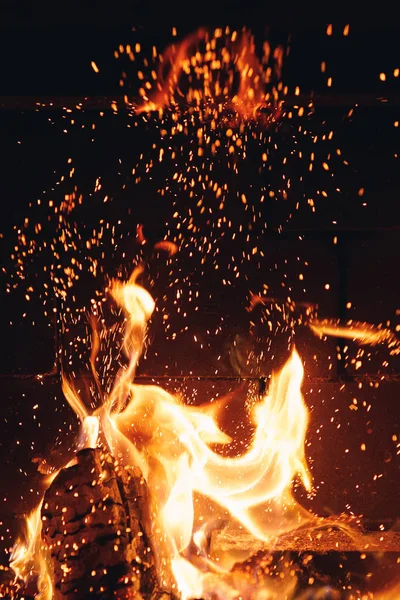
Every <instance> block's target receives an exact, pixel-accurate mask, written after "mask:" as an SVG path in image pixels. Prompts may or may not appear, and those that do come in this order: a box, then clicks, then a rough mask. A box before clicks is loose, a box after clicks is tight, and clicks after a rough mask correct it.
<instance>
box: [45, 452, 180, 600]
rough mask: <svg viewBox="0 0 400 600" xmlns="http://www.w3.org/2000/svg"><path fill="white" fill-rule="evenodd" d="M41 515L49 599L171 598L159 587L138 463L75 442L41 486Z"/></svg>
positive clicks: (147, 501)
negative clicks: (121, 463)
mask: <svg viewBox="0 0 400 600" xmlns="http://www.w3.org/2000/svg"><path fill="white" fill-rule="evenodd" d="M42 521H43V524H42V539H43V541H44V542H45V544H46V545H47V547H48V549H49V553H50V558H51V567H52V571H53V582H54V598H55V600H58V599H67V600H69V599H71V600H72V599H74V600H79V599H81V598H102V599H103V600H107V599H108V598H118V599H128V598H129V599H133V598H134V599H135V600H142V599H143V600H146V599H152V600H153V599H154V600H167V599H168V600H169V599H170V598H171V595H170V594H169V593H167V592H166V591H163V590H161V589H160V584H159V579H158V575H157V570H156V562H155V553H154V549H153V545H152V540H151V535H150V498H149V489H148V486H147V483H146V481H145V480H144V478H143V476H142V473H141V471H140V470H139V469H138V468H131V467H130V468H120V467H118V466H117V464H116V462H115V461H114V460H113V459H112V458H111V457H110V456H109V455H108V454H104V453H102V452H101V451H100V450H99V449H84V450H81V451H80V452H78V453H77V455H76V464H74V465H72V466H70V467H68V468H65V469H62V470H61V471H60V473H59V474H58V476H57V477H56V478H55V480H54V481H53V482H52V484H51V485H50V487H49V488H48V490H47V491H46V493H45V496H44V501H43V508H42Z"/></svg>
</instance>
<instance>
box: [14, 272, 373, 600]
mask: <svg viewBox="0 0 400 600" xmlns="http://www.w3.org/2000/svg"><path fill="white" fill-rule="evenodd" d="M140 273H141V270H140V269H139V270H136V271H135V272H134V274H133V275H132V277H131V278H130V280H129V281H128V282H126V283H121V282H117V281H116V282H113V284H112V286H111V288H110V293H111V295H112V297H113V298H114V300H115V301H116V302H117V303H118V305H119V306H120V307H121V308H122V309H123V311H124V314H125V320H126V326H125V336H124V342H123V347H124V350H125V352H126V354H127V357H128V364H127V366H126V367H125V368H121V370H120V371H119V373H118V374H117V377H116V379H115V382H114V386H113V387H112V389H111V391H110V392H109V393H108V394H106V393H105V392H103V393H102V394H103V395H102V403H101V406H100V407H99V408H97V409H96V410H95V411H94V412H92V414H90V411H89V410H88V409H87V408H86V407H85V405H84V403H83V402H82V400H81V399H80V398H79V396H78V394H77V392H76V390H75V388H74V387H73V385H72V384H71V383H70V382H68V381H67V380H66V379H65V378H64V379H63V391H64V394H65V397H66V399H67V400H68V402H69V404H70V405H71V407H72V408H73V410H74V411H75V413H76V414H77V416H78V417H79V419H80V421H81V436H80V439H79V440H78V444H77V446H78V448H82V447H95V446H96V445H97V444H98V436H99V434H100V433H101V435H102V436H103V438H102V439H103V440H104V441H105V443H106V444H107V445H108V447H109V450H110V452H111V454H113V455H114V456H116V457H118V461H119V462H120V464H122V465H124V464H125V465H136V466H138V467H140V468H141V469H142V471H143V474H144V477H145V478H146V479H147V482H148V484H149V488H150V490H151V494H152V506H151V513H152V518H153V539H154V540H155V544H154V545H155V551H156V553H158V555H157V556H156V561H157V564H158V567H159V571H160V578H161V581H162V583H163V584H164V585H166V586H169V587H170V588H175V587H176V588H177V589H178V591H179V593H180V596H181V598H182V600H188V599H189V598H194V597H203V598H211V597H212V598H218V599H219V600H222V599H223V600H225V599H232V600H233V599H234V598H236V597H238V586H239V588H240V585H239V584H238V581H237V580H235V581H234V575H233V574H232V573H231V572H229V569H230V568H231V566H232V562H231V561H230V557H229V556H228V557H226V558H225V560H224V561H220V562H214V561H213V560H212V559H211V558H210V556H209V555H208V553H207V543H206V540H207V535H209V532H210V530H211V529H212V527H218V528H222V527H226V525H227V523H228V527H229V522H232V523H233V522H236V523H239V524H240V525H241V526H242V527H244V528H245V529H246V530H247V531H248V532H250V533H251V534H252V535H253V536H255V537H256V538H258V539H259V540H263V541H270V540H271V539H273V538H274V537H275V536H277V535H280V534H282V533H284V532H287V531H290V530H293V529H295V528H298V527H299V526H302V525H304V524H305V523H313V524H314V523H315V519H316V518H315V517H314V515H312V514H311V513H309V512H308V511H306V510H305V509H303V508H302V507H301V506H300V505H299V504H298V503H297V502H296V500H295V498H294V497H293V494H292V485H293V482H294V481H295V480H296V478H299V480H300V481H301V483H302V484H303V485H304V487H305V488H306V490H310V489H311V477H310V472H309V469H308V466H307V462H306V458H305V452H304V447H305V436H306V432H307V425H308V411H307V407H306V405H305V403H304V400H303V397H302V393H301V386H302V380H303V366H302V362H301V359H300V357H299V355H298V353H297V351H296V349H293V350H292V353H291V355H290V357H289V359H288V361H287V362H286V364H285V365H284V366H283V368H282V369H281V370H280V371H279V372H278V373H274V374H273V375H272V377H271V381H270V385H269V390H268V392H267V393H266V394H265V396H264V397H263V398H262V399H261V400H254V399H253V402H252V409H251V411H250V415H249V416H250V419H251V420H252V423H253V426H254V434H253V438H252V440H251V442H250V444H249V446H248V448H247V450H246V451H245V452H244V453H243V454H241V455H238V456H236V457H230V456H226V452H225V453H224V446H226V445H227V444H229V443H230V442H231V438H230V437H229V436H228V435H227V434H226V433H225V432H224V431H222V429H221V428H220V426H219V424H218V421H219V417H220V413H221V411H222V410H223V409H224V407H225V406H226V402H227V401H226V400H224V401H219V402H216V403H209V404H204V405H202V406H199V407H193V406H187V405H185V404H184V403H183V402H182V401H180V400H179V399H178V398H176V397H175V396H173V395H171V394H170V393H168V392H166V391H165V390H163V389H162V388H160V387H158V386H156V385H139V384H136V383H133V377H134V373H135V370H136V366H137V363H138V360H139V358H140V355H141V353H142V350H143V347H144V342H145V338H146V334H147V324H148V321H149V319H150V318H151V315H152V313H153V311H154V308H155V303H154V300H153V298H152V297H151V295H150V294H149V292H148V291H147V290H145V289H144V288H143V287H142V286H140V285H139V284H138V283H137V281H136V280H137V277H138V275H139V274H140ZM313 327H314V329H315V331H316V332H317V331H318V332H319V333H323V334H329V333H331V330H330V329H329V331H328V328H327V327H326V326H325V325H324V326H320V325H319V324H315V323H314V326H313ZM335 333H343V332H342V331H340V332H337V330H336V329H335ZM344 334H346V331H344ZM349 335H350V334H349ZM351 335H352V336H353V335H354V331H353V333H352V334H351ZM363 335H364V334H363ZM355 337H356V336H355ZM94 339H95V349H94V350H93V351H92V355H91V364H92V371H93V373H94V374H95V360H96V354H97V352H98V349H99V339H100V338H99V336H97V337H96V336H94ZM96 340H97V342H96ZM369 341H370V340H369ZM97 384H98V385H100V384H99V382H98V381H97ZM224 454H225V455H224ZM40 509H41V505H39V506H38V508H37V509H36V510H35V511H34V513H33V514H32V515H31V517H29V519H28V522H27V523H28V530H29V531H28V533H29V535H28V538H27V539H28V541H27V542H26V543H20V544H17V545H16V546H15V548H14V553H13V557H12V563H11V564H12V567H13V569H14V571H15V572H16V574H17V575H18V576H20V577H27V575H29V572H30V571H29V569H31V570H35V569H36V571H37V572H39V573H40V576H39V580H40V581H39V583H40V586H41V594H42V596H41V598H43V599H44V600H49V599H50V598H51V579H50V577H49V574H48V570H47V566H46V565H47V562H46V557H45V554H43V548H42V550H41V554H40V553H39V554H38V555H37V556H35V552H37V550H36V549H37V548H38V547H40V545H41V542H40V529H41V523H40ZM207 532H208V533H207ZM38 545H39V546H38ZM232 560H233V557H232ZM38 561H39V562H38ZM166 563H168V566H167V567H165V565H166ZM28 565H30V567H28ZM163 565H164V566H163ZM171 573H172V574H173V578H172V580H171ZM294 585H295V582H294V579H293V577H292V576H291V577H288V578H286V579H285V582H283V583H282V582H281V586H280V587H279V590H278V591H277V588H276V584H275V583H274V584H273V585H272V584H271V590H269V588H268V590H267V591H266V590H265V586H264V588H263V594H264V595H263V594H261V595H259V596H257V593H258V592H255V591H254V589H253V591H252V592H251V593H250V592H249V591H248V590H247V591H246V590H243V589H242V590H241V592H240V594H241V597H242V598H249V599H250V598H252V599H254V598H260V600H261V599H265V598H271V599H272V598H284V597H287V598H289V597H291V594H292V592H293V590H294ZM249 593H250V595H249Z"/></svg>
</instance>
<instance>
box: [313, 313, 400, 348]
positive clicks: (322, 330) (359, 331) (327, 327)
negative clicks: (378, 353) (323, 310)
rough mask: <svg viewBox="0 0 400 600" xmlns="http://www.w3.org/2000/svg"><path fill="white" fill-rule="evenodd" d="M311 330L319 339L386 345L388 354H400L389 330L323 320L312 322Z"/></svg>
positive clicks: (393, 336) (394, 338) (396, 342)
mask: <svg viewBox="0 0 400 600" xmlns="http://www.w3.org/2000/svg"><path fill="white" fill-rule="evenodd" d="M310 328H311V330H312V331H313V332H314V333H315V334H316V335H319V336H320V337H323V336H324V335H327V336H335V337H342V338H346V339H349V340H353V341H356V342H358V343H359V344H370V345H371V346H375V345H376V344H383V343H385V344H387V346H388V348H389V350H390V353H391V354H393V355H395V354H400V340H399V339H398V337H397V336H396V334H395V333H393V331H390V329H385V328H380V327H376V326H374V325H369V324H367V323H358V322H354V321H349V322H348V323H347V324H346V325H341V324H340V323H338V322H336V321H333V320H329V319H324V320H323V321H318V320H316V319H315V320H313V321H312V322H311V323H310Z"/></svg>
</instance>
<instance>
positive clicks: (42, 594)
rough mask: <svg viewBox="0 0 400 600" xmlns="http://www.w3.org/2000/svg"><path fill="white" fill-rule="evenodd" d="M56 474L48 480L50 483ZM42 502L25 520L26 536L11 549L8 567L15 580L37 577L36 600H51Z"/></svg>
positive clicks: (50, 579) (51, 592)
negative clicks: (44, 542) (42, 536)
mask: <svg viewBox="0 0 400 600" xmlns="http://www.w3.org/2000/svg"><path fill="white" fill-rule="evenodd" d="M56 474H57V473H55V474H53V476H52V477H51V478H50V479H49V481H52V480H53V479H54V477H55V476H56ZM42 504H43V500H42V501H41V502H40V503H39V504H38V506H37V507H36V508H35V509H34V510H33V511H32V512H31V513H30V515H28V516H27V518H26V535H25V536H24V537H23V538H21V539H19V540H18V541H17V542H16V543H15V544H14V547H13V549H12V553H11V560H10V567H11V568H12V569H13V571H14V573H15V579H16V580H18V579H22V580H24V581H27V580H28V579H30V578H31V577H32V576H33V575H37V577H38V590H39V594H38V595H37V596H36V598H38V600H52V598H53V583H52V577H51V571H50V566H49V558H48V554H47V548H46V547H45V546H44V545H43V543H42V540H41V531H42V519H41V510H42Z"/></svg>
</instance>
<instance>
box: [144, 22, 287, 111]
mask: <svg viewBox="0 0 400 600" xmlns="http://www.w3.org/2000/svg"><path fill="white" fill-rule="evenodd" d="M271 54H272V61H271V60H270V58H271ZM282 61H283V49H282V48H281V47H277V48H276V49H275V50H274V52H273V53H271V49H270V46H269V44H268V42H265V43H264V45H263V56H262V59H261V60H260V59H259V57H258V56H257V53H256V47H255V43H254V38H253V36H252V35H251V34H250V32H249V31H248V30H246V29H243V30H242V31H241V32H240V33H238V32H237V31H233V32H232V33H231V34H230V35H228V33H227V32H226V31H225V36H224V34H223V32H222V29H216V30H215V31H214V32H213V33H211V32H210V31H208V30H207V29H205V28H203V27H201V28H199V29H198V30H197V31H195V32H194V33H192V34H190V35H188V36H187V37H186V38H185V39H184V40H182V41H181V42H180V43H174V44H171V45H170V46H168V48H167V49H166V50H165V51H164V53H163V54H162V55H160V56H159V64H158V70H157V74H156V82H155V83H154V81H152V82H151V83H150V82H148V85H149V89H151V90H152V91H150V92H149V90H148V89H147V88H146V86H145V87H142V88H141V90H140V93H141V96H142V98H143V100H144V102H143V104H142V105H139V106H137V107H136V112H137V113H138V114H141V113H144V112H150V111H160V112H162V111H163V110H164V109H165V108H167V107H173V106H176V104H177V103H178V102H181V101H182V100H184V101H185V102H186V103H188V104H189V105H195V106H199V105H200V104H201V105H202V106H203V107H206V105H209V106H211V105H214V107H215V106H216V105H219V106H225V107H226V108H230V109H233V110H234V111H235V112H237V113H238V114H239V115H240V116H242V117H243V118H251V117H254V116H255V114H256V112H257V110H259V109H260V108H269V109H271V108H272V109H273V110H272V116H273V118H274V117H275V116H276V115H277V114H278V112H279V108H278V106H279V102H278V90H277V88H276V87H275V86H274V85H273V80H279V79H280V76H281V69H282ZM154 74H155V73H154ZM154 87H155V89H154ZM212 110H214V108H213V109H212ZM210 114H211V113H210Z"/></svg>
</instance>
